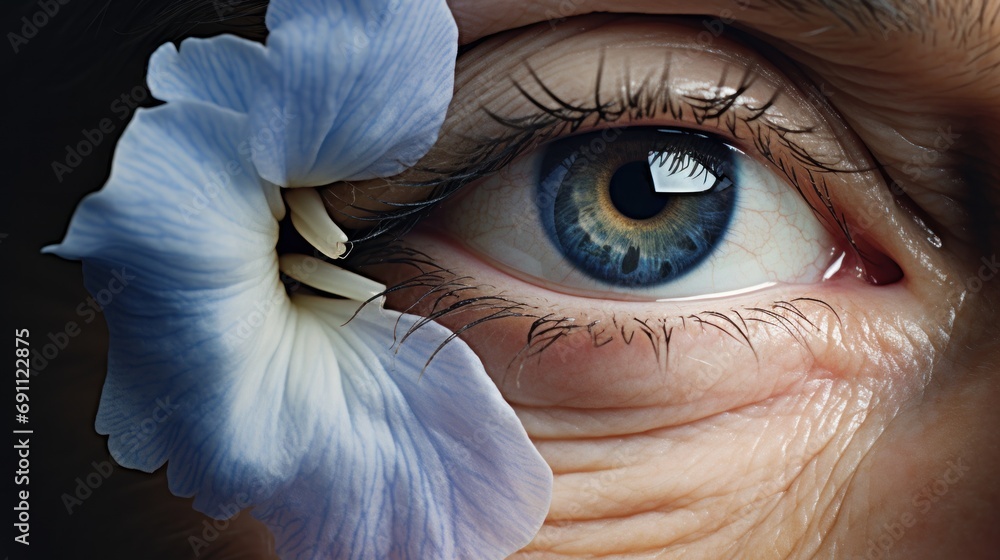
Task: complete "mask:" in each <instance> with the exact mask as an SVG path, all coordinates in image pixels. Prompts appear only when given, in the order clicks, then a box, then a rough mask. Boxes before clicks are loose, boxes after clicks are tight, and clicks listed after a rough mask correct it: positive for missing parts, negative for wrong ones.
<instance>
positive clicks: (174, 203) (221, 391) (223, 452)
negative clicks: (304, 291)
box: [46, 101, 552, 560]
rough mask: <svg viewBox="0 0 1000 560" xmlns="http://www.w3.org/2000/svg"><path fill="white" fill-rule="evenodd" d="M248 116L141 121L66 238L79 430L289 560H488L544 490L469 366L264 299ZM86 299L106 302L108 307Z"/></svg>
mask: <svg viewBox="0 0 1000 560" xmlns="http://www.w3.org/2000/svg"><path fill="white" fill-rule="evenodd" d="M247 130H248V126H247V118H246V117H245V116H242V115H240V114H238V113H235V112H232V111H229V110H227V109H221V108H218V107H216V106H212V105H207V104H203V103H190V102H183V101H181V102H171V103H169V104H167V105H164V106H161V107H157V108H155V109H151V110H143V111H140V112H138V113H137V115H136V117H135V120H134V121H133V122H132V123H131V124H130V125H129V127H128V129H127V130H126V132H125V135H124V136H123V138H122V140H121V142H120V143H119V147H118V151H117V152H116V155H115V160H114V164H113V167H112V174H111V178H110V180H109V181H108V184H107V185H106V186H105V188H104V189H102V190H101V191H100V192H98V193H96V194H93V195H90V196H88V197H87V198H86V199H85V200H84V202H82V203H81V205H80V207H79V208H78V210H77V212H76V214H75V215H74V218H73V221H72V223H71V224H70V229H69V233H68V234H67V237H66V240H65V241H64V242H63V243H62V244H60V245H58V246H56V247H50V248H48V249H46V250H47V252H54V253H56V254H59V255H61V256H64V257H67V258H79V259H83V260H84V274H85V279H86V283H87V287H88V289H89V290H90V291H91V293H92V294H94V296H95V298H96V299H98V301H100V302H101V303H102V304H103V305H104V307H105V309H104V311H105V317H106V319H107V321H108V326H109V330H110V334H111V339H110V340H111V342H110V348H109V365H108V376H107V380H106V382H105V387H104V392H103V394H102V397H101V404H100V408H99V411H98V418H97V429H98V431H99V432H101V433H103V434H108V435H109V436H110V438H109V444H108V445H109V448H110V450H111V452H112V455H113V456H114V457H115V459H116V460H117V461H119V462H120V463H121V464H122V465H124V466H126V467H130V468H137V469H141V470H145V471H152V470H155V469H157V468H159V467H161V466H162V465H163V464H164V463H165V462H166V463H167V465H168V466H167V475H168V480H169V484H170V489H171V491H172V492H173V493H174V494H176V495H179V496H194V497H195V508H196V509H198V510H200V511H203V512H205V513H207V514H209V515H211V516H214V517H219V518H221V517H228V516H232V515H233V514H235V513H236V512H238V511H240V510H241V509H244V508H246V507H250V506H256V507H255V509H254V514H255V515H257V516H258V517H260V518H261V519H262V520H264V521H265V522H266V523H267V524H268V526H269V527H270V528H271V529H272V531H273V532H274V533H275V536H276V538H277V543H278V547H279V550H280V551H281V553H282V555H283V557H284V558H285V559H286V560H298V559H320V558H324V559H326V558H371V557H398V558H414V559H416V558H502V557H504V556H506V555H508V554H510V553H512V552H514V551H515V550H517V549H518V548H519V547H521V546H523V545H524V544H526V543H527V542H528V541H529V540H530V539H531V538H532V536H533V535H534V534H535V532H536V531H537V529H538V527H539V526H540V525H541V523H542V520H543V519H544V516H545V514H546V512H547V509H548V504H549V499H550V492H551V482H552V481H551V472H550V471H549V469H548V467H547V465H546V464H545V462H544V460H542V458H541V457H540V455H539V454H538V453H537V451H536V450H535V448H534V447H533V445H532V444H531V442H530V441H529V440H528V438H527V435H526V434H525V432H524V429H523V427H522V426H521V424H520V422H519V421H518V419H517V417H516V416H515V415H514V413H513V411H512V409H511V408H510V407H509V406H508V405H507V404H506V403H505V402H504V400H503V398H502V397H501V396H500V394H499V392H498V391H497V389H496V387H495V386H494V385H493V383H492V381H491V380H490V378H489V377H488V376H487V375H486V373H485V371H484V370H483V367H482V364H481V363H480V362H479V360H478V358H477V357H476V356H475V355H474V354H473V353H472V352H471V350H470V349H469V348H468V347H467V346H466V345H465V344H464V343H463V342H462V341H460V340H457V339H456V340H453V341H452V342H451V343H450V344H448V345H446V346H445V347H444V349H443V350H442V351H441V352H440V353H439V354H438V355H437V357H436V358H435V359H434V360H433V361H432V362H431V363H430V366H429V367H428V368H427V370H426V371H423V367H424V365H425V362H426V360H427V359H428V358H429V357H430V355H431V354H432V352H433V351H434V350H435V349H436V348H437V347H438V345H439V344H440V343H441V342H443V341H444V340H446V339H447V338H449V337H450V336H451V332H450V331H448V330H447V329H445V328H444V327H441V326H439V325H436V324H434V323H427V324H425V325H424V326H423V327H421V328H420V329H418V330H416V331H415V332H414V334H413V335H412V336H410V337H409V338H408V339H407V340H406V342H405V343H404V344H403V346H402V348H401V349H400V350H399V351H398V352H397V353H395V354H393V353H392V352H390V351H389V348H390V347H391V346H392V344H393V342H394V340H395V338H394V326H395V324H396V320H397V319H398V320H399V325H398V332H399V333H400V334H402V333H404V332H406V330H407V329H409V327H410V326H412V325H413V324H414V323H415V322H416V321H422V319H420V318H417V317H412V316H401V315H399V314H398V313H396V312H391V311H382V310H379V309H378V308H377V307H376V306H369V307H367V308H366V309H365V310H364V311H363V312H362V313H361V314H360V315H359V316H358V317H357V318H355V319H354V320H353V321H351V322H349V323H348V324H347V325H346V326H343V325H344V323H345V322H347V321H348V319H349V318H350V317H351V314H352V313H353V311H354V310H355V309H356V308H357V303H356V302H348V301H341V300H328V299H323V298H315V297H304V296H297V297H296V298H295V299H294V300H292V301H290V300H289V299H288V297H287V295H286V294H285V291H284V289H283V287H282V285H281V283H280V282H279V280H278V269H277V267H278V264H277V261H278V259H277V255H276V253H275V251H274V246H275V242H276V240H277V234H278V227H277V219H279V218H280V217H281V215H282V212H283V209H282V206H281V199H280V196H279V193H278V189H277V187H276V186H274V185H272V184H270V183H267V182H264V181H262V180H260V179H258V178H256V177H255V176H254V175H253V173H252V172H249V171H248V170H247V168H248V167H251V166H250V164H249V163H247V162H246V161H245V160H243V159H241V157H242V156H243V154H242V153H241V152H240V146H241V144H242V142H243V140H242V139H243V138H244V137H245V135H246V134H247ZM102 294H108V296H107V297H104V296H103V295H102Z"/></svg>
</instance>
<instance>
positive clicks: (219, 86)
mask: <svg viewBox="0 0 1000 560" xmlns="http://www.w3.org/2000/svg"><path fill="white" fill-rule="evenodd" d="M267 65H268V60H267V54H266V52H265V48H264V45H261V44H260V43H255V42H253V41H248V40H246V39H241V38H239V37H235V36H233V35H221V36H219V37H212V38H210V39H194V38H192V39H185V40H184V41H182V42H181V48H180V51H178V50H177V49H176V48H175V47H174V45H173V43H165V44H163V45H161V46H160V48H158V49H156V52H154V53H153V56H151V57H150V59H149V72H148V73H147V75H146V81H147V82H148V83H149V89H150V91H151V92H152V93H153V96H154V97H156V98H157V99H161V100H163V101H201V102H203V103H210V104H212V105H218V106H219V107H223V108H226V109H232V110H233V111H237V112H240V113H248V112H249V111H250V107H251V105H252V100H253V95H254V93H255V92H257V91H258V90H259V88H260V84H261V82H262V81H263V80H264V76H265V75H268V68H267Z"/></svg>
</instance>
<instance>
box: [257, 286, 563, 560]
mask: <svg viewBox="0 0 1000 560" xmlns="http://www.w3.org/2000/svg"><path fill="white" fill-rule="evenodd" d="M293 301H294V303H295V308H296V309H297V310H298V312H299V314H298V318H297V321H298V327H297V329H296V330H297V332H298V333H299V336H297V337H296V339H295V341H294V344H293V346H292V348H290V349H289V359H290V366H289V371H290V372H291V374H290V376H289V379H288V382H287V383H286V385H285V392H284V394H283V395H281V397H280V398H282V399H284V400H285V401H286V403H285V405H284V408H285V409H287V410H289V411H290V412H292V413H293V414H295V415H296V416H297V417H298V419H297V420H296V421H294V424H295V426H296V427H297V428H298V429H299V433H308V434H311V437H312V438H313V439H312V441H311V445H310V447H309V449H310V451H309V453H308V455H307V456H306V457H303V459H302V461H301V462H300V463H299V465H298V472H297V473H296V475H295V476H294V478H292V479H291V480H292V482H291V484H290V485H289V486H288V487H285V488H282V489H281V490H280V491H279V492H276V493H275V495H274V498H272V499H270V500H265V501H264V502H262V503H261V504H260V505H259V506H258V507H257V508H256V509H255V510H254V515H255V516H256V517H258V518H260V519H262V520H263V521H265V522H266V523H267V525H268V526H269V527H271V528H272V530H273V531H274V533H275V536H276V539H277V541H278V543H279V545H278V552H279V554H280V555H281V556H282V558H294V559H316V560H319V559H329V558H337V559H340V558H359V559H360V558H400V559H407V558H409V559H414V560H417V559H424V558H476V559H484V560H485V559H491V558H498V559H499V558H504V557H506V556H507V555H509V554H511V553H513V552H515V551H516V550H518V549H519V548H521V547H523V546H524V545H526V544H527V543H528V542H529V541H530V540H531V538H532V537H533V536H534V535H535V533H536V532H537V530H538V528H539V527H540V526H541V524H542V521H543V520H544V517H545V514H546V513H547V511H548V505H549V501H550V499H551V484H552V473H551V471H550V470H549V467H548V466H547V465H546V463H545V461H544V460H543V459H542V458H541V456H540V455H539V454H538V452H537V451H536V450H535V448H534V446H533V445H532V444H531V442H530V441H529V440H528V437H527V434H526V433H525V431H524V428H523V427H522V426H521V423H520V421H519V420H518V419H517V417H516V416H515V414H514V411H513V410H512V409H511V408H510V406H509V405H508V404H507V403H506V402H505V401H504V400H503V397H502V396H501V395H500V392H499V391H498V390H497V388H496V386H495V385H494V384H493V382H492V381H491V380H490V378H489V376H488V375H487V374H486V372H485V371H484V370H483V366H482V364H481V362H480V361H479V359H478V358H477V357H476V355H475V354H473V352H472V350H471V349H470V348H469V347H468V345H466V344H465V343H464V342H463V341H461V340H460V339H454V340H452V341H451V342H450V343H448V344H447V345H445V346H444V347H443V349H441V351H440V352H439V353H438V354H437V355H436V356H435V357H434V359H433V361H431V362H430V364H429V366H428V367H427V369H426V370H424V366H425V365H426V360H428V359H429V358H430V357H431V355H432V354H433V353H434V351H435V350H436V349H437V348H438V347H439V345H440V344H441V343H442V342H444V341H445V340H447V339H448V338H449V337H451V336H452V333H451V331H449V330H448V329H446V328H444V327H442V326H440V325H438V324H437V323H433V322H429V323H427V324H424V325H423V326H421V327H420V328H419V329H417V330H415V331H414V332H413V333H412V334H411V335H410V336H409V337H408V338H407V339H406V341H405V342H403V343H402V347H401V349H400V351H399V352H397V353H393V352H391V351H390V348H391V347H392V346H393V344H394V342H395V340H396V333H398V334H399V335H400V336H401V335H402V334H403V333H406V332H407V331H408V330H409V329H410V327H411V326H413V325H414V324H415V323H416V322H417V321H421V320H422V319H421V318H420V317H415V316H412V315H400V314H399V313H397V312H395V311H387V310H379V309H377V308H374V307H372V306H368V307H365V308H363V309H362V310H361V311H360V312H359V313H358V315H357V316H355V317H354V318H353V319H351V316H352V314H353V313H354V312H355V310H356V309H357V304H356V303H352V302H348V301H343V300H331V299H323V298H316V297H311V296H296V297H295V298H294V299H293ZM349 319H351V320H350V322H348V323H347V324H346V325H344V323H345V322H346V321H348V320H349ZM331 364H336V365H337V366H338V367H339V375H338V374H337V368H333V367H331ZM277 399H278V397H277V396H272V400H277ZM264 408H268V407H267V406H266V405H265V406H264ZM304 425H309V429H308V430H307V431H306V432H303V431H302V428H303V426H304ZM288 428H289V426H288V423H286V424H284V425H279V426H278V427H277V428H276V429H273V430H270V431H269V432H268V433H266V434H263V435H262V436H261V437H270V438H276V439H278V440H280V439H281V438H284V437H288V435H289V431H290V430H289V429H288ZM359 504H363V506H361V507H359Z"/></svg>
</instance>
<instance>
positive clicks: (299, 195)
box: [285, 188, 347, 259]
mask: <svg viewBox="0 0 1000 560" xmlns="http://www.w3.org/2000/svg"><path fill="white" fill-rule="evenodd" d="M285 201H286V202H287V203H288V208H289V210H291V211H292V225H294V226H295V229H296V230H298V232H299V233H300V234H302V237H304V238H305V240H306V241H308V242H309V243H310V244H311V245H312V246H313V247H316V248H317V249H319V250H320V252H321V253H323V254H324V255H326V256H328V257H330V258H332V259H339V258H340V257H342V256H343V255H344V253H345V252H346V251H347V234H345V233H344V231H343V230H342V229H340V228H339V227H337V224H335V223H333V220H332V219H330V215H329V214H327V213H326V206H324V205H323V199H322V198H320V196H319V192H318V191H316V189H311V188H296V189H288V190H287V191H285Z"/></svg>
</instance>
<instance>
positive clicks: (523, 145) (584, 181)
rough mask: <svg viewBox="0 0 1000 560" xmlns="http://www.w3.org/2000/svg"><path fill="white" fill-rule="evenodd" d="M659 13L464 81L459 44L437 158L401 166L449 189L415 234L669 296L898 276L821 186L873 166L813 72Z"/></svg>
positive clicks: (517, 270) (557, 287) (493, 260)
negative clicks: (660, 18)
mask: <svg viewBox="0 0 1000 560" xmlns="http://www.w3.org/2000/svg"><path fill="white" fill-rule="evenodd" d="M591 20H593V18H591ZM645 21H646V22H647V23H646V24H645V25H644V24H642V23H639V22H632V23H629V22H628V21H624V22H618V23H617V24H616V25H619V26H625V27H628V26H629V25H633V26H636V25H638V26H640V27H645V28H646V29H647V30H648V28H649V26H648V20H645ZM668 27H671V31H672V32H673V33H672V34H671V33H669V32H665V33H662V34H661V35H660V37H661V38H663V37H669V39H666V40H665V42H664V41H663V40H661V41H660V42H654V43H652V44H650V43H649V42H643V41H646V40H647V39H648V35H647V37H646V39H644V40H642V41H636V42H635V43H634V44H631V43H628V42H625V43H622V44H617V45H610V46H609V45H608V44H605V43H600V42H599V41H600V38H601V37H602V36H603V37H606V36H607V35H609V34H610V32H608V31H607V30H602V29H600V28H598V29H596V30H590V31H588V32H587V33H585V34H584V36H585V37H584V38H583V39H578V41H585V42H590V43H592V47H593V48H590V49H589V50H586V51H580V52H576V53H574V54H573V55H572V56H571V57H570V58H568V59H566V58H560V59H558V60H551V59H547V58H546V57H545V56H544V53H537V54H529V55H527V56H524V57H523V58H521V59H519V60H517V61H516V62H513V63H511V62H508V63H507V65H506V66H504V65H500V68H502V70H501V71H500V72H494V73H493V74H492V76H493V80H494V81H493V82H492V83H487V82H486V81H485V80H484V78H483V77H482V75H481V74H480V73H478V71H477V70H476V69H475V67H477V66H478V65H482V64H486V63H484V62H483V59H487V60H489V59H490V58H491V57H490V55H489V54H486V55H483V56H481V57H478V58H475V59H473V60H474V61H473V62H468V64H467V67H471V68H473V69H472V70H469V71H467V72H466V73H464V74H465V75H466V76H471V78H469V79H470V80H472V81H474V84H475V85H474V86H469V85H468V83H466V84H465V85H464V87H463V82H462V78H463V65H462V63H461V61H460V64H459V78H458V79H459V82H458V83H459V88H458V92H457V94H456V101H455V103H453V108H452V111H451V116H450V117H449V123H447V124H446V126H445V132H444V133H443V138H442V140H441V142H439V146H438V149H437V150H436V151H432V154H431V156H429V158H428V160H429V161H431V162H433V163H428V164H426V165H425V166H424V168H423V169H424V173H425V174H424V176H423V177H422V179H423V180H422V181H421V180H420V179H414V178H413V177H412V176H411V178H410V181H411V182H410V183H409V184H408V186H409V187H410V188H413V187H417V188H416V190H418V191H419V190H420V187H424V188H425V189H428V188H434V189H436V190H437V193H436V194H435V195H433V196H430V197H429V198H431V199H433V200H435V201H444V199H448V200H447V201H444V202H443V203H441V204H439V205H437V208H435V210H434V215H433V217H432V218H430V219H427V220H424V221H423V222H422V223H421V225H420V227H418V229H417V233H416V235H421V234H428V235H432V236H434V237H437V238H438V239H439V240H447V241H448V242H452V243H456V244H457V245H459V246H461V247H462V248H463V250H465V251H467V252H468V253H469V255H470V256H474V257H475V258H477V259H478V260H480V261H482V263H483V264H488V265H490V266H492V267H495V268H496V269H497V270H496V272H497V273H498V278H499V279H500V280H499V281H501V282H503V281H504V280H505V279H507V278H511V279H512V280H519V281H522V282H524V283H527V284H529V285H531V287H532V290H530V291H531V292H532V293H533V294H539V293H541V292H542V291H546V290H547V291H551V292H553V294H566V295H572V296H579V297H590V298H596V299H603V300H624V301H654V300H658V301H672V300H674V301H683V300H698V299H700V298H706V297H720V296H724V295H735V294H740V293H747V292H753V291H755V290H761V289H765V288H771V287H774V286H779V285H790V284H794V285H800V286H808V285H813V284H817V283H821V282H825V281H830V280H832V279H834V278H840V277H843V276H856V277H857V276H860V277H865V278H867V279H868V280H871V281H875V282H877V283H887V282H891V281H893V280H895V279H897V278H898V276H899V271H898V269H897V268H896V267H895V266H894V264H893V263H891V262H890V261H888V260H887V259H886V258H884V257H882V256H881V255H878V254H875V253H876V251H872V247H871V246H870V245H865V246H864V247H862V245H864V244H865V243H866V240H865V239H860V238H856V237H854V236H852V234H851V231H850V229H849V227H848V225H847V223H846V222H845V221H844V218H843V214H842V213H838V208H837V204H836V203H835V202H834V200H835V199H836V198H837V197H836V196H834V192H835V191H837V190H844V191H848V190H858V185H859V184H864V185H872V184H874V185H878V184H881V179H880V177H879V176H878V174H877V173H875V172H874V170H873V167H872V164H871V163H870V162H869V161H868V160H867V158H866V154H865V152H864V149H863V146H859V145H858V143H857V142H855V141H853V139H851V138H850V137H848V136H846V135H844V134H843V131H842V130H838V129H837V125H840V123H839V122H837V120H836V119H837V117H836V115H833V114H832V113H830V112H829V110H827V111H826V112H824V110H823V107H822V101H821V100H819V99H817V98H815V97H813V98H810V97H809V96H810V94H812V95H815V92H814V91H812V90H811V89H810V87H811V85H810V84H808V83H803V81H804V78H802V76H797V78H798V81H794V80H792V79H791V78H789V77H786V76H785V75H783V73H782V72H781V70H779V69H777V68H776V67H774V66H773V65H772V64H770V62H769V61H768V60H766V59H764V58H763V57H760V56H759V55H755V54H753V53H752V52H751V51H750V50H749V49H747V48H745V47H741V48H740V50H739V51H737V52H736V53H733V52H720V51H719V50H718V49H716V50H714V51H711V52H708V51H705V50H703V49H700V48H698V47H697V44H696V43H695V42H694V41H692V40H690V37H687V39H688V40H687V41H686V42H685V40H684V36H685V33H687V34H690V28H688V27H686V26H685V25H683V24H680V25H678V24H676V23H671V24H668ZM595 36H596V37H597V38H596V39H595ZM679 37H680V38H679ZM480 50H483V49H480ZM748 53H750V54H748ZM495 62H496V61H493V60H491V61H490V64H492V65H493V69H494V70H495V69H496V67H497V65H496V64H495ZM567 69H569V71H571V72H573V73H575V76H574V77H573V78H572V79H566V77H565V74H566V72H567ZM497 76H503V77H502V79H499V80H497V79H496V78H497ZM553 84H554V85H553ZM490 96H493V97H490ZM473 97H474V98H473ZM479 99H484V101H483V102H479V101H477V100H479ZM515 107H516V108H515ZM841 126H842V125H841ZM473 131H475V132H473ZM445 154H447V155H445ZM419 167H420V166H418V170H417V171H416V172H415V173H414V175H416V176H417V177H420V173H421V171H420V169H419ZM445 170H447V171H445ZM435 175H438V176H439V177H441V178H440V179H438V178H437V177H435ZM428 176H430V177H431V178H430V179H428ZM455 177H457V178H458V179H455ZM453 193H455V196H450V195H452V194H453ZM335 196H339V195H336V194H335ZM353 196H356V195H353ZM362 206H363V205H362ZM356 207H357V206H356V205H355V208H356ZM415 208H416V209H420V210H424V208H422V207H421V203H419V202H417V203H412V204H406V205H405V206H404V207H403V209H402V210H399V209H397V210H395V211H391V212H388V214H390V215H396V216H398V215H404V216H405V215H409V214H412V213H414V212H416V210H415ZM383 216H384V214H383ZM508 293H512V292H508Z"/></svg>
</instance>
